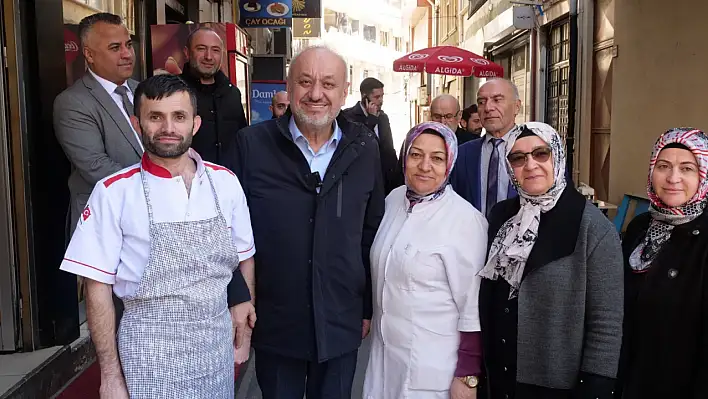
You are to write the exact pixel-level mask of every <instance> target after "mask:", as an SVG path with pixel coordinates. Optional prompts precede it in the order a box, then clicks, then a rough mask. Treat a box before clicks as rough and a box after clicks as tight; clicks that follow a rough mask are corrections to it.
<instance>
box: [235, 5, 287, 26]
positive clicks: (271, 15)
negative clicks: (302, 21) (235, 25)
mask: <svg viewBox="0 0 708 399" xmlns="http://www.w3.org/2000/svg"><path fill="white" fill-rule="evenodd" d="M239 8H240V10H239V11H240V15H241V16H240V22H239V25H240V26H241V27H242V28H286V27H291V26H292V18H293V13H292V12H293V10H292V8H293V3H292V0H239Z"/></svg>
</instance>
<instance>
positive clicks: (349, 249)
mask: <svg viewBox="0 0 708 399" xmlns="http://www.w3.org/2000/svg"><path fill="white" fill-rule="evenodd" d="M347 70H348V68H347V66H346V63H345V61H344V60H343V59H342V58H341V56H339V55H337V54H336V53H334V52H333V51H331V50H329V49H326V48H323V47H311V48H308V49H306V50H304V51H303V52H302V53H300V55H298V56H297V57H296V58H295V59H294V60H293V62H292V64H291V66H290V70H289V75H288V93H289V95H290V108H291V111H290V110H289V111H288V112H287V113H286V114H285V115H284V116H282V117H280V118H278V119H274V120H268V121H265V122H262V123H260V124H257V125H254V126H251V127H248V128H246V129H244V130H242V131H241V132H239V134H238V135H237V140H236V144H235V146H234V147H233V148H234V150H235V151H234V153H233V154H232V161H233V162H234V163H233V164H232V165H230V166H231V167H232V169H233V170H234V171H235V172H236V173H237V175H238V177H239V179H240V181H241V184H242V186H243V188H244V192H245V193H246V197H247V200H248V204H249V208H250V211H251V224H252V226H253V233H254V238H255V241H256V242H257V245H258V252H257V255H256V259H255V261H256V266H255V282H256V283H255V295H252V296H253V297H254V299H255V305H256V314H257V316H258V321H257V323H256V327H255V329H254V331H253V347H254V348H255V350H256V376H257V378H258V384H259V386H260V388H261V391H262V392H263V397H264V398H265V399H291V398H293V399H295V398H297V399H301V398H302V397H303V395H304V394H305V393H306V394H307V397H308V398H315V399H316V398H331V399H338V398H341V399H345V398H346V399H349V398H350V397H351V388H352V381H353V378H354V371H355V368H356V358H357V349H358V348H359V345H360V344H361V340H362V339H363V337H365V336H366V335H367V334H368V331H369V326H370V320H371V315H372V303H371V301H372V298H371V273H370V269H369V251H370V249H371V245H372V243H373V241H374V237H375V235H376V230H377V229H378V226H379V223H380V222H381V218H382V216H383V211H384V187H383V180H382V173H381V163H380V159H379V148H378V143H377V139H376V137H374V133H373V132H372V131H371V130H370V129H368V128H367V127H366V126H364V125H362V124H360V123H356V122H352V121H350V120H348V119H347V118H345V117H344V116H342V115H339V112H340V110H341V107H342V105H343V104H344V100H345V98H346V95H347V91H348V83H347V82H348V79H347V76H346V75H347ZM338 115H339V116H338Z"/></svg>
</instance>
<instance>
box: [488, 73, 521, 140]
mask: <svg viewBox="0 0 708 399" xmlns="http://www.w3.org/2000/svg"><path fill="white" fill-rule="evenodd" d="M477 108H478V110H479V117H480V119H482V125H483V126H484V129H485V130H486V131H487V133H489V134H492V135H493V136H495V137H497V138H501V137H504V135H505V134H507V133H508V132H509V131H510V130H511V128H513V127H514V125H515V124H516V115H518V114H519V112H520V111H521V100H520V99H519V89H518V88H517V87H516V85H514V83H512V82H511V81H509V80H507V79H492V80H490V81H488V82H486V83H485V84H483V85H482V86H481V87H480V88H479V91H477Z"/></svg>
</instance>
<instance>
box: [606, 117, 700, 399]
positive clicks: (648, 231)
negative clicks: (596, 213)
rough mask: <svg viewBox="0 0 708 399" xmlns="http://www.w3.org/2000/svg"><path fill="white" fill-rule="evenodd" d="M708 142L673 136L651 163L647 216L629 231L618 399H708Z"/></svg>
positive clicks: (692, 134)
mask: <svg viewBox="0 0 708 399" xmlns="http://www.w3.org/2000/svg"><path fill="white" fill-rule="evenodd" d="M707 174H708V137H706V135H705V134H704V133H703V132H702V131H700V130H697V129H692V128H680V129H672V130H669V131H668V132H666V133H664V134H663V135H661V136H660V137H659V139H658V140H657V142H656V144H655V145H654V150H653V152H652V156H651V160H650V162H649V179H648V180H649V181H648V184H647V186H648V187H647V193H648V195H649V200H650V202H651V206H650V208H649V212H647V213H644V214H641V215H638V216H637V217H635V218H634V220H632V222H631V223H630V224H629V226H628V227H627V232H626V233H625V237H624V239H623V242H622V246H623V250H624V262H625V270H626V275H625V283H626V287H625V292H626V303H625V309H626V313H625V324H624V328H625V333H624V342H623V347H622V358H621V362H620V365H621V366H620V384H619V385H620V386H619V387H618V388H619V389H618V390H617V398H623V399H668V398H671V399H673V398H676V399H699V398H700V399H706V398H708V215H706V212H705V208H706V204H707V203H708V198H707V195H708V179H707V178H706V175H707Z"/></svg>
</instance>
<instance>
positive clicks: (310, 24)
mask: <svg viewBox="0 0 708 399" xmlns="http://www.w3.org/2000/svg"><path fill="white" fill-rule="evenodd" d="M321 35H322V19H321V18H293V38H295V39H308V38H317V37H320V36H321Z"/></svg>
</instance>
